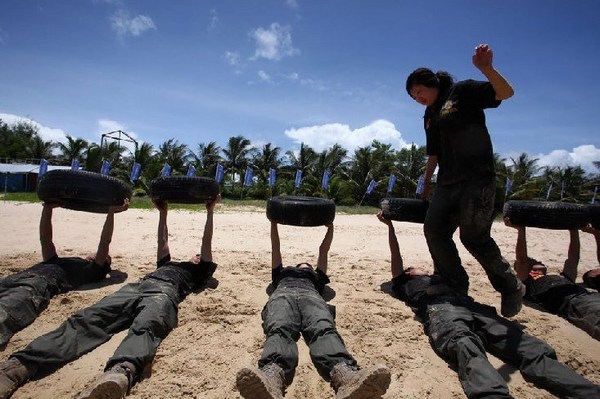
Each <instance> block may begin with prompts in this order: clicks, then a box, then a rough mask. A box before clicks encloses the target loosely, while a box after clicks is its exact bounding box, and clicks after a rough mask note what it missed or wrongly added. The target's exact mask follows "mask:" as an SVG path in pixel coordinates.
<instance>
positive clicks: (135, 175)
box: [131, 162, 142, 181]
mask: <svg viewBox="0 0 600 399" xmlns="http://www.w3.org/2000/svg"><path fill="white" fill-rule="evenodd" d="M141 170H142V165H140V164H139V163H137V162H135V163H134V164H133V166H132V167H131V181H136V180H137V179H139V177H140V171H141Z"/></svg>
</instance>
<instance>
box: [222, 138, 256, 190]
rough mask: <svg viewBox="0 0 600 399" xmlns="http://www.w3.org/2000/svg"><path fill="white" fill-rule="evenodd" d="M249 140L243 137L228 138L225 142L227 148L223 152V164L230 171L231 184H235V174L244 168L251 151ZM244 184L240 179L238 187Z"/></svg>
mask: <svg viewBox="0 0 600 399" xmlns="http://www.w3.org/2000/svg"><path fill="white" fill-rule="evenodd" d="M250 144H251V143H250V140H248V139H247V138H245V137H244V136H234V137H230V138H229V141H228V142H227V148H225V149H224V150H223V154H225V162H226V163H227V167H228V169H229V170H230V171H231V182H232V184H233V183H234V182H235V176H236V173H237V172H238V171H240V170H242V169H243V168H245V167H246V164H247V159H246V157H247V156H248V153H249V152H250V150H251V147H250ZM243 184H244V182H243V181H242V179H240V187H242V186H243Z"/></svg>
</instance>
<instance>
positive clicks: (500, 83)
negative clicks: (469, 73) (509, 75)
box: [480, 66, 515, 100]
mask: <svg viewBox="0 0 600 399" xmlns="http://www.w3.org/2000/svg"><path fill="white" fill-rule="evenodd" d="M480 71H481V73H483V75H484V76H485V77H486V78H487V79H488V81H489V82H490V83H491V84H492V87H493V88H494V91H495V92H496V100H507V99H509V98H511V97H512V96H513V95H514V94H515V91H514V90H513V88H512V86H511V85H510V83H508V80H506V78H505V77H504V76H502V75H501V74H500V73H499V72H498V71H497V70H496V69H495V68H494V67H493V66H489V67H486V68H482V69H480Z"/></svg>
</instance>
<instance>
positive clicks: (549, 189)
mask: <svg viewBox="0 0 600 399" xmlns="http://www.w3.org/2000/svg"><path fill="white" fill-rule="evenodd" d="M552 183H553V182H550V185H549V186H548V192H547V193H546V201H548V200H549V199H550V193H551V192H552Z"/></svg>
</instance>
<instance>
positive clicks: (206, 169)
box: [193, 141, 221, 176]
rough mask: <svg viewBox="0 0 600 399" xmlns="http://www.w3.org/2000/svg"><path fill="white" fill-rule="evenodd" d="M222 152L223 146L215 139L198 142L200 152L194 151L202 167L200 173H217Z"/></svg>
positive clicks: (199, 166)
mask: <svg viewBox="0 0 600 399" xmlns="http://www.w3.org/2000/svg"><path fill="white" fill-rule="evenodd" d="M220 152H221V147H219V146H218V145H217V143H216V142H214V141H211V142H209V143H200V144H198V152H197V153H194V154H193V156H194V159H195V161H196V164H197V166H198V168H199V169H200V175H202V176H214V175H215V173H216V168H217V164H218V163H219V161H220V160H221V156H220V155H219V153H220Z"/></svg>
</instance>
